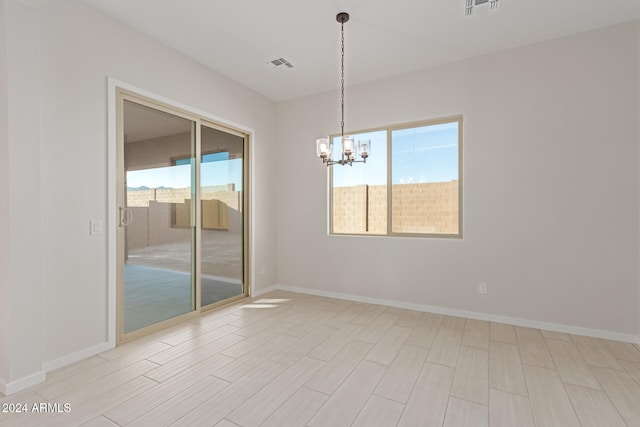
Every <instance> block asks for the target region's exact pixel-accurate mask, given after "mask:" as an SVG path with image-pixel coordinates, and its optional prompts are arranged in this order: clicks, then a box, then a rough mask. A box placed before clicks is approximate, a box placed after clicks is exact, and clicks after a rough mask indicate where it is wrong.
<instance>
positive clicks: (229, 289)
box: [200, 125, 244, 306]
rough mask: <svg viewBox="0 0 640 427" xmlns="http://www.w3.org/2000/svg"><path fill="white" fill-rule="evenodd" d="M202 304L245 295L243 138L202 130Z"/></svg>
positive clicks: (211, 126) (216, 129)
mask: <svg viewBox="0 0 640 427" xmlns="http://www.w3.org/2000/svg"><path fill="white" fill-rule="evenodd" d="M201 141H202V144H201V147H202V154H201V156H200V203H201V206H202V210H201V218H202V220H201V224H202V228H201V240H200V241H201V254H202V256H201V263H200V265H201V275H200V281H201V304H202V306H207V305H211V304H215V303H218V302H220V301H224V300H226V299H227V298H231V297H235V296H238V295H242V294H243V293H244V198H243V194H244V191H243V185H244V179H243V171H244V137H243V136H242V135H238V134H234V133H230V131H229V130H223V129H220V128H216V127H214V125H203V126H202V127H201Z"/></svg>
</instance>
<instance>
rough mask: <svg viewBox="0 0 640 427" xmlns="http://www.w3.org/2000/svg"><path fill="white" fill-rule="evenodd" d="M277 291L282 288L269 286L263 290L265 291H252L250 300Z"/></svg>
mask: <svg viewBox="0 0 640 427" xmlns="http://www.w3.org/2000/svg"><path fill="white" fill-rule="evenodd" d="M278 289H283V288H282V287H280V286H278V285H276V286H269V287H268V288H265V289H260V290H259V291H253V293H252V294H251V298H256V297H259V296H260V295H263V294H266V293H269V292H273V291H277V290H278Z"/></svg>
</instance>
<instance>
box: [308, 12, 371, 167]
mask: <svg viewBox="0 0 640 427" xmlns="http://www.w3.org/2000/svg"><path fill="white" fill-rule="evenodd" d="M348 20H349V14H348V13H346V12H340V13H338V14H337V15H336V21H338V22H339V23H340V35H341V43H342V50H341V66H340V107H341V111H342V115H341V121H340V129H341V132H340V136H341V141H342V156H341V158H340V160H333V159H332V153H333V139H332V138H330V137H327V138H318V139H316V154H317V155H318V157H320V158H321V159H322V162H323V163H324V164H326V165H327V166H331V165H341V166H344V165H349V166H352V165H353V163H366V162H367V157H369V153H370V152H371V141H370V140H364V141H358V145H357V146H356V145H355V144H354V141H353V137H352V136H345V134H344V24H345V22H347V21H348ZM358 155H360V157H361V158H362V160H356V157H358Z"/></svg>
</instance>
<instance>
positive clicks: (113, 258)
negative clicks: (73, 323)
mask: <svg viewBox="0 0 640 427" xmlns="http://www.w3.org/2000/svg"><path fill="white" fill-rule="evenodd" d="M125 100H126V101H130V102H134V103H137V104H140V105H144V106H147V107H150V108H153V109H155V110H159V111H163V112H166V113H169V114H173V115H175V116H178V117H181V118H185V119H188V120H190V121H193V122H194V123H195V135H194V136H195V152H194V155H195V158H196V159H198V160H197V161H196V162H195V183H194V184H193V185H195V189H192V194H194V197H195V202H193V203H192V205H195V209H194V213H193V214H192V216H191V221H193V222H192V224H191V227H190V228H191V229H192V230H193V228H194V227H193V226H194V225H195V233H194V236H193V238H194V239H195V242H192V248H193V255H192V274H193V275H194V282H195V287H194V289H193V292H194V293H195V295H194V296H195V301H194V302H195V306H194V307H195V309H194V310H192V311H190V312H188V313H185V314H182V315H179V316H176V317H174V318H171V319H168V320H165V321H162V322H159V323H156V324H153V325H150V326H147V327H144V328H142V329H139V330H135V331H131V332H129V333H126V334H125V333H124V271H123V270H124V269H123V267H124V262H122V261H120V258H119V257H122V256H123V255H124V244H125V239H124V237H123V236H124V229H122V230H120V228H121V227H120V225H119V223H120V220H119V214H120V213H119V207H120V206H121V204H120V203H122V198H123V197H124V198H125V199H126V193H125V194H124V195H122V191H123V188H124V174H125V173H126V171H125V170H124V127H123V126H124V116H123V110H124V108H123V106H124V101H125ZM109 104H110V108H109V113H110V114H109V159H110V162H109V163H110V166H109V212H110V214H109V221H108V231H109V263H108V264H109V279H108V280H109V295H108V297H109V298H108V300H109V309H108V341H109V344H110V345H111V346H116V345H118V344H121V343H124V342H126V341H129V340H132V339H135V338H138V337H140V336H143V335H147V334H150V333H153V332H155V331H157V330H160V329H164V328H166V327H169V326H172V325H176V324H178V323H182V322H184V321H187V320H189V319H192V318H194V317H197V316H199V315H200V314H201V313H203V312H206V311H209V310H211V309H215V308H217V307H219V306H221V305H226V304H230V303H233V302H235V301H238V300H240V299H243V298H247V297H249V296H250V295H251V290H252V288H253V286H252V282H251V270H252V268H251V267H252V263H251V259H252V257H251V254H252V247H251V239H250V235H251V228H250V225H251V223H252V218H251V204H250V200H251V187H252V181H251V173H250V171H251V158H250V147H251V136H252V134H253V132H252V131H251V130H250V129H248V128H246V127H242V126H239V125H236V124H234V123H230V122H228V121H225V120H224V119H220V118H217V117H213V116H211V115H209V114H206V113H203V112H201V111H197V110H195V109H191V108H189V107H186V106H184V105H181V104H179V103H176V102H172V101H171V100H167V99H164V98H161V97H158V96H154V95H153V94H150V93H148V92H146V91H144V90H141V89H138V88H134V87H132V86H130V85H127V84H124V83H121V82H118V81H115V80H113V79H109ZM203 125H204V126H206V127H210V128H214V129H217V130H221V131H223V132H226V133H230V134H232V135H235V136H239V137H242V138H243V168H242V169H243V172H242V179H243V182H242V203H243V209H242V230H243V235H242V245H243V248H242V258H243V259H242V264H243V268H242V272H243V283H242V286H243V293H242V294H241V295H237V296H234V297H231V298H228V299H226V300H223V301H219V302H217V303H213V304H209V305H207V306H204V307H202V306H201V273H202V271H201V249H202V248H201V237H202V233H201V231H202V226H201V225H202V222H201V215H202V213H201V209H202V204H201V203H200V196H201V194H200V193H201V189H200V187H201V183H200V173H201V159H202V156H201V130H202V126H203ZM122 259H123V258H122ZM192 286H193V285H192Z"/></svg>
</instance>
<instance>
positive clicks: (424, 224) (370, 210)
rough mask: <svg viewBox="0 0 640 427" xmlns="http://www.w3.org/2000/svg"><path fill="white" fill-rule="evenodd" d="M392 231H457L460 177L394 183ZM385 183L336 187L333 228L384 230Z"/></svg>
mask: <svg viewBox="0 0 640 427" xmlns="http://www.w3.org/2000/svg"><path fill="white" fill-rule="evenodd" d="M391 198H392V203H393V215H394V216H393V231H394V232H397V233H434V234H455V233H457V232H458V181H457V180H454V181H449V182H432V183H423V184H395V185H393V187H392V192H391ZM386 228H387V200H386V185H373V186H367V185H359V186H355V187H336V188H334V189H333V232H334V233H358V234H361V233H365V234H385V233H386Z"/></svg>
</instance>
